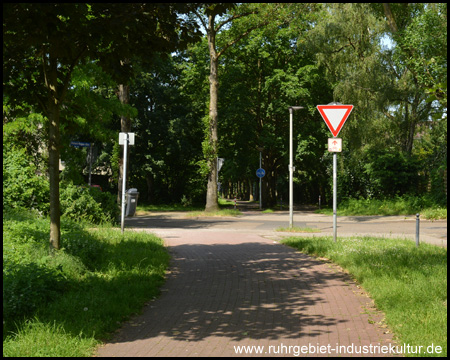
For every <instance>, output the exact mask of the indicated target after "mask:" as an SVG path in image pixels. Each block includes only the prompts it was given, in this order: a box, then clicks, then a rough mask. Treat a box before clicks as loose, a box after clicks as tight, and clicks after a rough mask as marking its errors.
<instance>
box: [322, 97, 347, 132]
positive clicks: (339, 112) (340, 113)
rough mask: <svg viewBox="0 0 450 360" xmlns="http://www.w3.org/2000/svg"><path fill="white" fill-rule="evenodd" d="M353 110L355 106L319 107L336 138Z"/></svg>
mask: <svg viewBox="0 0 450 360" xmlns="http://www.w3.org/2000/svg"><path fill="white" fill-rule="evenodd" d="M352 109H353V105H342V104H339V105H317V110H319V112H320V115H322V117H323V119H324V120H325V123H326V124H327V126H328V129H330V131H331V133H332V134H333V136H334V137H336V136H338V134H339V131H341V129H342V126H344V123H345V121H346V120H347V118H348V116H349V115H350V113H351V111H352Z"/></svg>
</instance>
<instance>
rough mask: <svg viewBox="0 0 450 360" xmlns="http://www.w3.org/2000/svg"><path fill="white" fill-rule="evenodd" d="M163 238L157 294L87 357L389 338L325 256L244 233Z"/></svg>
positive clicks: (230, 352)
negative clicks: (165, 268)
mask: <svg viewBox="0 0 450 360" xmlns="http://www.w3.org/2000/svg"><path fill="white" fill-rule="evenodd" d="M165 242H166V244H167V245H168V247H169V251H170V253H171V255H172V260H171V265H170V271H169V273H168V275H167V281H166V283H165V284H164V286H163V288H162V292H161V296H160V297H159V298H157V299H155V300H153V301H151V302H149V303H148V304H147V305H146V306H145V308H144V309H143V313H142V314H141V315H138V316H136V317H134V318H133V319H131V320H130V321H128V322H126V323H125V324H124V325H123V326H122V328H121V329H120V330H119V331H118V332H117V333H116V334H115V336H114V337H113V339H112V340H111V341H110V342H109V343H106V344H104V345H103V346H101V347H99V348H98V349H97V354H96V355H97V356H111V357H112V356H120V357H137V356H161V357H166V356H167V357H168V356H174V357H181V356H193V357H198V356H203V357H212V356H294V353H293V351H294V350H297V351H298V350H299V347H300V346H327V345H330V346H331V347H335V346H336V345H342V346H344V345H345V346H350V345H352V344H354V345H355V346H359V345H370V344H372V345H379V344H381V345H383V344H385V345H386V344H389V343H391V342H392V335H391V334H386V333H384V332H383V329H382V328H380V327H378V326H377V325H376V324H375V323H372V321H371V323H369V315H368V314H367V313H365V311H364V310H365V309H366V308H372V301H371V299H370V298H368V297H367V296H366V295H365V294H364V293H363V292H362V291H361V289H360V288H358V287H357V286H356V284H354V283H353V282H352V281H351V280H350V278H349V277H348V276H347V275H346V274H344V273H342V272H340V271H337V270H336V269H335V268H333V266H332V265H330V264H327V263H323V262H321V261H319V260H316V259H313V258H311V257H309V256H307V255H305V254H301V253H299V252H296V251H295V250H294V249H291V248H289V247H286V246H283V245H280V244H278V243H275V242H273V241H272V240H268V239H264V238H262V237H260V236H257V235H254V234H249V233H242V234H241V233H232V234H230V233H224V232H219V231H194V230H190V231H186V230H184V231H179V232H175V231H174V233H173V234H172V235H171V236H167V238H165ZM375 316H376V315H374V314H371V315H370V318H371V319H373V318H375ZM378 316H379V315H378ZM234 346H261V349H264V352H263V353H261V354H256V353H255V352H253V354H245V353H241V354H236V352H235V348H234ZM269 346H272V348H271V349H273V350H276V349H278V353H277V354H275V353H274V352H273V351H272V353H269ZM289 347H290V348H289ZM289 349H290V350H291V351H290V352H289ZM366 355H367V356H370V354H364V356H366ZM376 355H378V356H379V355H381V356H392V354H375V355H374V356H376ZM301 356H313V357H315V356H349V354H340V355H339V354H336V353H333V352H332V353H330V354H318V353H317V352H315V351H313V352H311V353H309V354H301Z"/></svg>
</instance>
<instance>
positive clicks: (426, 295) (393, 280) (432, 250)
mask: <svg viewBox="0 0 450 360" xmlns="http://www.w3.org/2000/svg"><path fill="white" fill-rule="evenodd" d="M282 242H283V243H284V244H286V245H289V246H292V247H294V248H296V249H298V250H300V251H302V252H305V253H307V254H310V255H314V256H318V257H324V258H328V259H330V260H331V261H332V262H334V263H336V264H338V265H340V266H341V267H343V268H344V269H346V270H348V271H349V273H350V274H351V275H352V276H353V277H354V278H355V279H356V281H358V282H359V283H360V284H361V285H362V287H363V288H364V289H365V290H366V291H367V292H368V293H369V294H370V296H371V298H372V299H373V300H374V301H375V305H376V307H377V308H378V309H379V310H381V311H383V312H384V314H385V316H386V322H387V324H388V326H389V327H390V328H391V329H392V330H393V332H394V334H395V335H396V336H397V341H398V343H399V344H401V345H403V344H409V345H412V346H416V345H417V346H418V345H422V346H424V349H426V348H427V347H428V346H429V345H431V344H434V345H435V346H436V345H439V346H442V348H443V353H442V354H439V355H438V354H435V355H434V356H446V355H447V249H445V248H441V247H437V246H434V245H429V244H421V245H420V247H419V248H416V246H415V243H414V242H413V241H409V240H402V239H386V238H372V237H352V238H338V241H337V242H336V243H335V242H334V241H333V240H332V238H331V237H314V238H301V237H290V238H287V239H284V240H283V241H282ZM424 355H425V354H422V356H424ZM411 356H413V355H411ZM425 356H426V355H425Z"/></svg>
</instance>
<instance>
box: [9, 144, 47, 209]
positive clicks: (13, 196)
mask: <svg viewBox="0 0 450 360" xmlns="http://www.w3.org/2000/svg"><path fill="white" fill-rule="evenodd" d="M48 192H49V183H48V179H47V178H46V177H45V176H43V175H37V167H36V165H34V162H33V158H32V157H31V156H30V155H28V154H27V153H26V150H25V149H24V148H16V147H11V148H9V147H7V146H4V147H3V206H4V207H11V208H19V207H23V208H26V209H32V208H33V209H36V210H38V211H40V212H42V213H44V214H47V213H48V211H49V200H48Z"/></svg>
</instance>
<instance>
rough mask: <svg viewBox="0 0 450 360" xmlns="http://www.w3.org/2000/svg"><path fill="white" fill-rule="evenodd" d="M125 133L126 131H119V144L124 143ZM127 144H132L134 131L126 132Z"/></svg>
mask: <svg viewBox="0 0 450 360" xmlns="http://www.w3.org/2000/svg"><path fill="white" fill-rule="evenodd" d="M125 134H127V133H123V132H121V133H119V145H124V143H125ZM128 145H134V133H128Z"/></svg>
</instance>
